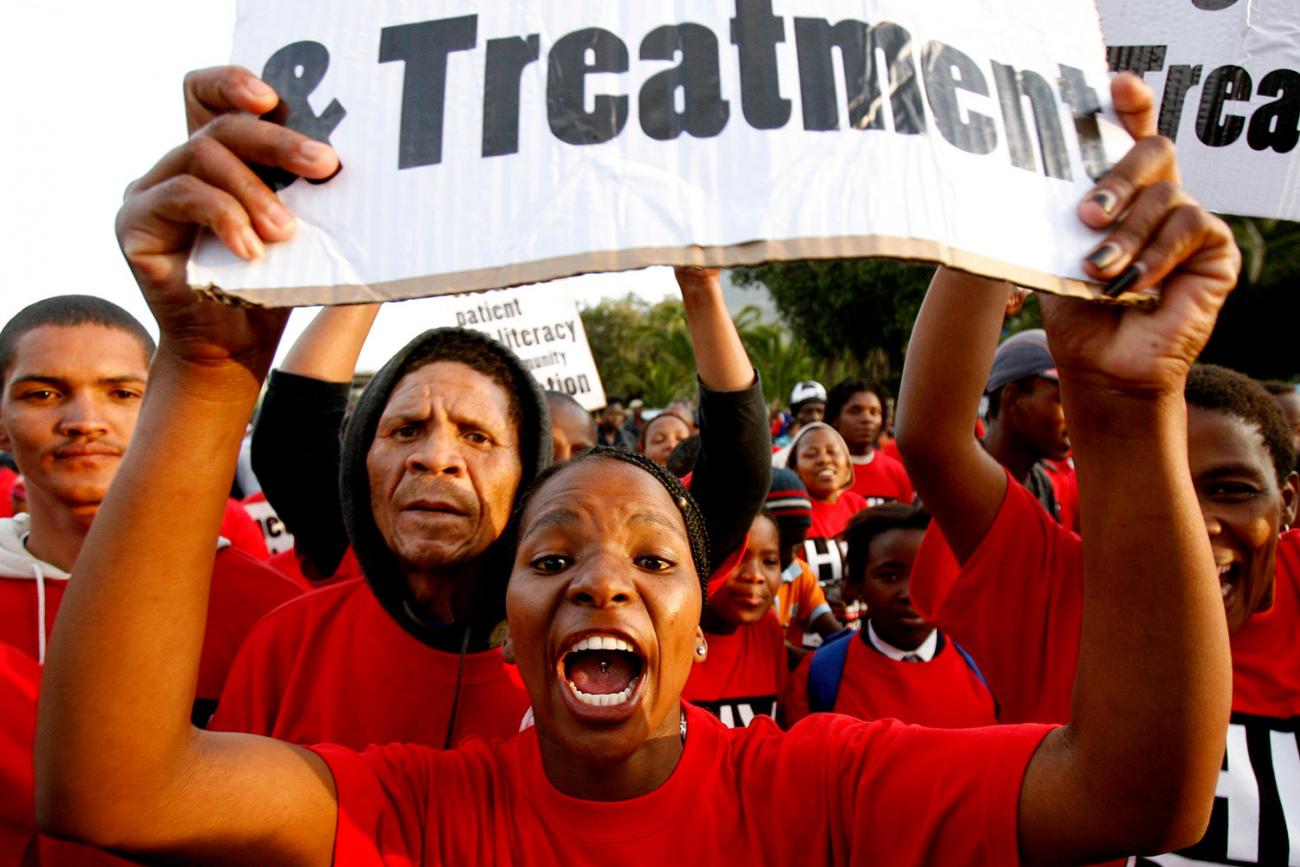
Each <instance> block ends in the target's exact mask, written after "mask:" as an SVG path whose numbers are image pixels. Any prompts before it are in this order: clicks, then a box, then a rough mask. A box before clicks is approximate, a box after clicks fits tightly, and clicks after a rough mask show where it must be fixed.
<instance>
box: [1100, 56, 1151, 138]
mask: <svg viewBox="0 0 1300 867" xmlns="http://www.w3.org/2000/svg"><path fill="white" fill-rule="evenodd" d="M1110 98H1111V100H1112V101H1113V102H1114V103H1115V113H1116V114H1118V115H1119V119H1120V121H1121V122H1122V123H1123V124H1124V129H1126V130H1128V134H1129V135H1131V136H1133V138H1135V139H1143V138H1146V137H1147V136H1152V135H1155V134H1156V101H1155V95H1154V94H1153V93H1152V92H1151V88H1150V87H1147V85H1146V82H1144V81H1143V80H1142V79H1141V78H1139V77H1138V76H1137V75H1135V74H1133V73H1132V72H1121V73H1120V74H1119V75H1117V76H1115V78H1114V79H1112V80H1111V83H1110Z"/></svg>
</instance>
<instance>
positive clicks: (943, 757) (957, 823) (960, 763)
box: [742, 714, 1051, 867]
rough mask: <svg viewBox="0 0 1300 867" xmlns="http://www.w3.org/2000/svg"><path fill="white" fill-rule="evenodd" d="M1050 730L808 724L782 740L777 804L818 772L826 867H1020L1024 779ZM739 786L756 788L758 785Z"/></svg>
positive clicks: (830, 720)
mask: <svg viewBox="0 0 1300 867" xmlns="http://www.w3.org/2000/svg"><path fill="white" fill-rule="evenodd" d="M1050 730H1051V728H1050V727H1049V726H1037V725H1024V726H992V727H986V728H973V729H930V728H924V727H921V726H908V725H904V724H902V723H900V722H898V721H897V720H880V721H876V722H861V721H858V720H853V719H850V718H849V717H845V716H840V715H838V714H814V715H813V716H810V717H808V718H807V719H805V720H804V721H803V722H802V723H800V724H799V725H797V726H795V727H794V728H793V729H791V730H790V732H789V733H788V734H787V735H786V745H785V750H784V752H785V755H784V756H783V761H782V765H781V766H780V767H778V769H777V774H776V776H775V777H774V778H773V781H774V783H775V785H774V787H773V788H774V789H775V791H776V792H777V795H778V797H779V796H780V795H781V794H782V793H788V792H790V791H792V790H797V785H798V784H797V782H796V781H797V780H798V779H799V778H800V777H802V779H803V780H805V783H804V785H805V786H806V785H807V782H810V780H809V778H808V776H807V773H808V772H807V771H806V770H805V771H804V772H803V773H802V774H801V773H800V772H799V771H798V766H803V767H805V768H815V769H817V770H816V771H815V773H818V774H819V775H821V777H822V779H823V780H824V785H825V788H824V797H825V799H826V803H825V809H827V810H829V812H830V814H831V815H830V818H831V825H830V839H829V840H828V841H826V842H825V843H821V845H828V846H829V855H830V857H829V858H828V859H827V860H828V861H830V862H832V863H854V864H857V863H872V864H967V865H990V867H992V865H997V867H1004V865H1012V864H1018V863H1020V855H1019V839H1018V836H1019V835H1018V814H1019V807H1020V788H1021V783H1022V781H1023V780H1024V775H1025V769H1026V768H1027V767H1028V765H1029V760H1030V759H1031V758H1032V757H1033V754H1034V752H1035V751H1036V750H1037V749H1038V745H1039V744H1040V743H1041V742H1042V739H1043V738H1044V736H1046V734H1047V733H1048V732H1049V731H1050ZM742 782H751V783H757V780H749V781H742Z"/></svg>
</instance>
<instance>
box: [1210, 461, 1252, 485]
mask: <svg viewBox="0 0 1300 867" xmlns="http://www.w3.org/2000/svg"><path fill="white" fill-rule="evenodd" d="M1225 476H1247V477H1249V478H1252V479H1257V480H1259V481H1266V480H1267V479H1268V478H1269V476H1268V474H1267V473H1264V474H1261V473H1260V471H1259V468H1258V467H1255V466H1253V465H1251V464H1245V463H1233V464H1222V465H1220V466H1216V467H1214V468H1212V469H1209V470H1206V471H1205V472H1203V473H1201V474H1200V476H1199V478H1203V479H1219V478H1223V477H1225Z"/></svg>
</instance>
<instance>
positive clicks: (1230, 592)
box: [1219, 560, 1241, 607]
mask: <svg viewBox="0 0 1300 867" xmlns="http://www.w3.org/2000/svg"><path fill="white" fill-rule="evenodd" d="M1240 583H1241V563H1240V562H1238V561H1236V560H1233V561H1232V562H1230V563H1220V564H1219V592H1220V593H1222V594H1223V604H1224V605H1225V606H1228V607H1231V606H1232V603H1233V602H1234V601H1236V598H1237V587H1238V586H1239V585H1240Z"/></svg>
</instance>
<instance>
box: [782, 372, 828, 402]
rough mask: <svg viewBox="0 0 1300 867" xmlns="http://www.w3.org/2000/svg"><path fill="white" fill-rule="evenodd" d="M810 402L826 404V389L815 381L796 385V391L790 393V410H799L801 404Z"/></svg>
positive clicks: (811, 380) (810, 380)
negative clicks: (815, 401)
mask: <svg viewBox="0 0 1300 867" xmlns="http://www.w3.org/2000/svg"><path fill="white" fill-rule="evenodd" d="M810 400H817V401H821V402H822V403H825V402H826V387H825V386H823V385H822V384H821V383H820V382H818V381H817V380H815V379H809V380H807V381H805V382H800V383H796V384H795V387H794V389H793V390H792V391H791V392H790V408H791V409H798V408H799V405H800V404H802V403H807V402H808V401H810Z"/></svg>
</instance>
